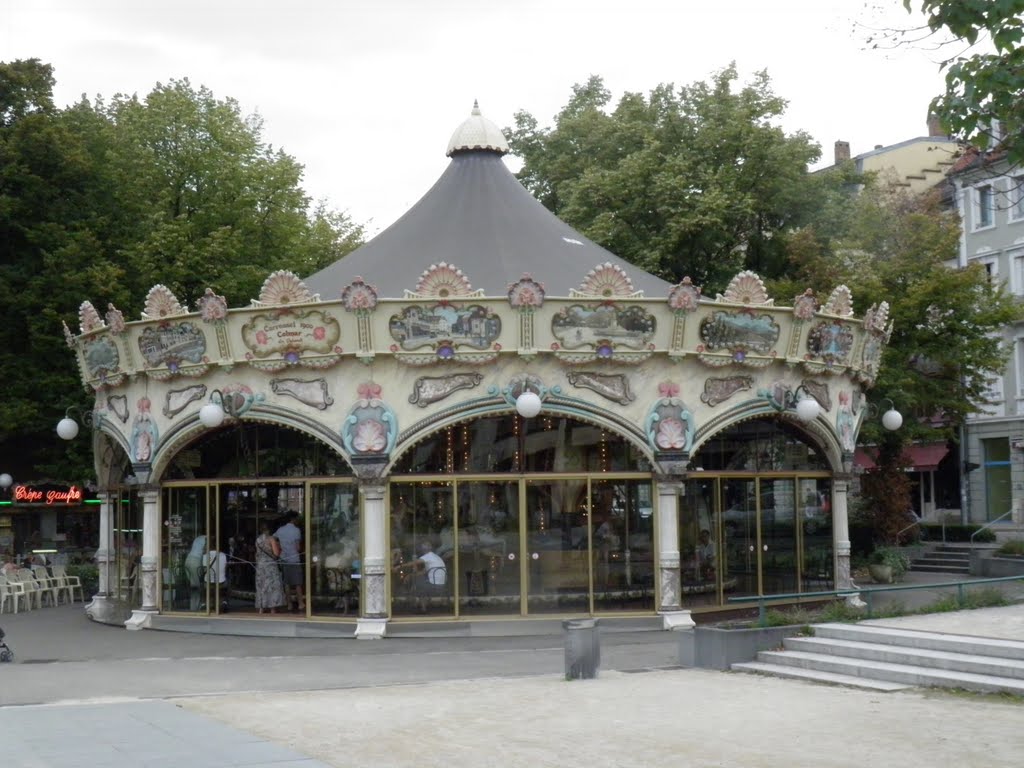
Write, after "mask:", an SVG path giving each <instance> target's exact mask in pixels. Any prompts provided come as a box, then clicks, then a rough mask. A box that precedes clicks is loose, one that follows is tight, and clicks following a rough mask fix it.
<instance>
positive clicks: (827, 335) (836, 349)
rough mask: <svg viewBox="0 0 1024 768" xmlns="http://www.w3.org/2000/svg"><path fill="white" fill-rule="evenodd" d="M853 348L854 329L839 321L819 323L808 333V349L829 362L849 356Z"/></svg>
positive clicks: (839, 360)
mask: <svg viewBox="0 0 1024 768" xmlns="http://www.w3.org/2000/svg"><path fill="white" fill-rule="evenodd" d="M852 348H853V330H852V329H850V328H849V327H848V326H846V325H843V324H842V323H839V322H824V323H818V325H816V326H814V328H812V329H811V332H810V333H809V334H807V351H808V352H810V353H811V354H812V355H814V356H815V357H820V358H821V359H822V360H825V361H826V362H829V363H838V362H841V361H843V360H845V359H846V358H847V356H848V355H849V354H850V350H851V349H852Z"/></svg>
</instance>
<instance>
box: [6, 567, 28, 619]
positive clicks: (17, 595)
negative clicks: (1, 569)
mask: <svg viewBox="0 0 1024 768" xmlns="http://www.w3.org/2000/svg"><path fill="white" fill-rule="evenodd" d="M8 600H10V601H11V605H12V606H13V607H14V612H15V613H17V612H18V603H19V602H24V603H25V610H31V609H32V606H31V605H30V604H29V601H28V594H27V593H26V592H25V588H24V587H23V586H22V585H21V583H20V582H17V581H9V580H8V579H7V577H6V576H4V575H2V574H0V613H3V612H4V605H6V604H7V601H8Z"/></svg>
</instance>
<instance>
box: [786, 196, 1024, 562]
mask: <svg viewBox="0 0 1024 768" xmlns="http://www.w3.org/2000/svg"><path fill="white" fill-rule="evenodd" d="M829 226H830V227H832V228H833V230H834V231H836V232H837V233H838V237H836V238H835V239H830V238H827V237H824V238H823V237H820V236H819V235H818V234H817V233H816V232H815V230H814V228H813V227H808V228H806V229H805V230H803V231H802V232H800V233H798V234H796V235H794V236H793V237H792V238H790V241H789V242H790V244H791V245H793V246H796V247H793V248H792V249H791V250H790V256H791V258H792V260H793V261H792V270H793V273H794V274H795V275H799V277H800V279H801V280H802V282H800V283H799V284H794V283H788V284H786V286H787V289H788V290H789V291H792V290H793V289H794V288H795V287H796V285H810V286H811V287H812V288H814V289H815V290H816V291H818V292H822V291H828V290H831V288H832V287H834V286H835V285H836V284H838V283H846V284H847V285H850V286H852V290H853V293H854V301H855V305H856V308H857V312H858V314H861V313H863V312H864V311H865V310H867V308H868V307H870V306H871V305H877V304H879V303H880V302H882V301H885V302H888V303H889V306H890V313H889V317H890V319H891V320H892V323H893V333H892V337H891V338H890V340H889V344H888V346H887V347H886V348H885V350H884V352H883V356H882V363H881V368H880V371H879V374H878V378H877V379H876V381H875V385H874V387H873V388H872V389H871V390H869V392H868V397H869V401H870V403H871V404H872V406H874V407H876V408H877V409H878V412H879V413H881V412H882V411H884V410H886V409H887V408H888V405H889V404H888V403H886V402H885V401H886V400H890V401H891V402H892V403H893V404H894V405H895V406H896V408H897V409H898V410H900V411H901V412H902V413H903V414H904V415H905V417H906V418H905V419H904V422H903V427H902V428H900V429H899V430H898V431H896V432H889V431H887V430H885V429H884V428H883V427H882V426H881V423H880V420H879V419H878V418H866V419H865V420H864V422H863V427H862V430H861V443H862V444H865V445H867V446H870V449H869V451H870V452H871V453H872V454H873V456H872V458H873V459H874V461H875V464H876V467H877V469H876V470H874V471H872V472H871V473H870V474H871V475H872V478H871V479H870V481H868V482H866V483H864V484H863V487H862V491H863V493H862V495H863V497H864V498H865V500H866V502H867V503H866V507H865V514H866V517H867V518H868V519H869V520H870V522H871V524H872V526H873V527H874V528H875V530H876V535H878V536H879V538H880V539H881V540H882V541H884V542H886V543H894V542H893V537H894V536H895V534H896V533H897V532H898V531H899V530H900V529H901V528H903V527H905V526H906V524H907V522H908V520H907V518H906V513H907V510H909V509H910V507H911V504H910V495H909V494H910V487H909V485H908V484H907V483H901V482H896V481H895V480H894V478H897V477H899V476H901V473H903V472H904V470H905V468H906V467H907V466H908V457H907V456H906V448H907V447H908V446H909V445H910V443H911V442H913V441H925V442H934V441H946V440H955V439H956V438H957V437H958V435H957V427H958V426H959V425H960V424H961V423H963V421H964V420H965V419H966V417H967V416H968V414H971V413H975V412H978V411H979V410H980V409H981V408H982V407H983V406H984V404H986V403H987V402H989V395H988V392H989V387H990V382H991V381H992V379H993V378H995V377H997V376H999V375H1001V374H1002V372H1003V369H1004V368H1005V366H1006V361H1007V357H1008V351H1007V350H1006V348H1005V347H1004V344H1003V341H1002V336H1001V331H1002V329H1003V327H1004V326H1006V325H1007V324H1008V323H1011V322H1014V321H1016V320H1019V319H1021V317H1022V314H1021V310H1020V309H1019V308H1018V306H1017V304H1016V302H1015V301H1014V299H1013V297H1012V296H1011V295H1009V294H1008V293H1007V291H1006V290H1005V288H1004V286H1003V284H1002V283H1000V282H993V281H992V280H990V278H989V276H988V274H987V272H986V271H985V270H984V268H983V267H981V266H980V265H978V264H972V265H971V266H969V267H967V268H965V269H955V268H951V267H950V266H949V265H950V264H952V263H955V260H956V257H957V253H958V243H959V237H960V221H959V218H958V217H957V216H956V214H955V213H953V212H951V211H949V210H948V209H947V208H945V207H944V206H943V205H942V201H941V200H940V198H939V196H938V195H926V196H920V197H912V196H910V195H909V194H907V193H906V192H905V191H903V190H900V189H898V188H896V187H892V186H886V185H884V184H880V183H877V181H875V180H868V184H867V186H866V187H865V188H864V189H863V191H862V192H861V193H860V194H859V195H856V196H853V197H851V198H850V200H849V202H848V206H847V209H846V212H845V222H843V223H842V224H841V225H837V224H836V222H835V221H830V222H829ZM780 295H785V294H780Z"/></svg>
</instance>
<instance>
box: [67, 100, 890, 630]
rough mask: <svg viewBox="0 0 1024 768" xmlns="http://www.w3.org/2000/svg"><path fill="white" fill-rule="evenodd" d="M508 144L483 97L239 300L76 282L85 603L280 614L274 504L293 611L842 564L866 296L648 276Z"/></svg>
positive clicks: (863, 362) (821, 582)
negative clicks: (338, 249) (94, 533)
mask: <svg viewBox="0 0 1024 768" xmlns="http://www.w3.org/2000/svg"><path fill="white" fill-rule="evenodd" d="M507 149H508V148H507V144H506V143H505V139H504V137H503V136H502V135H501V132H500V131H499V130H498V129H497V128H496V127H495V126H494V125H493V123H490V122H489V121H487V120H485V119H484V118H483V117H481V116H480V115H479V112H478V110H476V109H474V113H473V114H472V115H471V117H470V118H469V119H468V120H467V121H466V122H465V123H463V124H462V125H461V126H460V127H459V128H458V130H456V132H455V134H454V135H453V137H452V140H451V142H450V144H449V147H448V155H449V156H450V157H451V162H450V165H449V167H448V169H447V170H446V171H445V173H444V174H443V175H442V177H441V178H440V179H439V180H438V182H437V183H436V184H435V185H434V187H433V188H432V189H431V190H430V191H429V192H428V193H427V194H426V195H425V196H424V197H423V198H422V199H421V200H420V201H419V202H418V203H417V204H416V205H415V206H414V207H413V208H412V209H410V211H409V212H408V213H407V214H406V215H405V216H403V217H402V218H401V219H400V220H399V221H398V222H396V223H395V224H394V225H392V226H391V227H390V228H389V229H387V230H385V231H384V232H382V233H381V234H380V235H378V236H377V237H376V238H374V239H373V240H371V241H370V242H369V243H367V244H366V245H365V246H363V247H362V248H360V249H358V250H356V251H355V252H353V253H352V254H350V255H348V256H346V257H344V258H343V259H341V260H339V261H338V262H337V263H335V264H334V265H332V266H330V267H328V268H327V269H325V270H323V271H322V272H320V273H317V274H315V275H312V276H310V277H308V278H307V279H305V280H300V279H299V278H298V277H296V276H295V275H292V274H290V273H286V272H278V273H275V274H272V275H270V276H269V277H268V278H267V280H266V282H265V283H264V286H263V289H262V291H261V293H260V296H259V297H258V298H256V299H254V300H253V301H252V302H251V304H250V305H249V306H245V307H237V308H229V307H228V305H227V302H226V301H225V300H224V298H223V297H220V296H218V295H217V294H216V293H215V292H214V291H212V290H209V289H208V290H207V291H206V295H205V296H204V297H202V298H201V299H200V300H199V302H198V306H196V307H195V308H193V309H190V308H188V307H186V306H183V305H182V304H181V303H180V302H179V301H178V299H177V298H176V297H175V296H174V295H173V293H172V292H171V291H170V290H168V289H167V288H166V287H164V286H160V285H158V286H154V288H153V289H152V290H151V291H150V293H149V296H148V298H147V301H146V305H145V307H144V308H143V311H142V315H141V319H140V320H137V321H132V322H128V321H126V319H125V317H124V315H123V314H122V312H121V311H120V310H118V309H116V308H114V307H110V308H109V310H108V311H107V312H106V313H105V314H104V315H103V316H101V315H100V313H99V312H98V311H97V310H96V309H95V308H94V307H93V305H92V304H91V303H89V302H84V303H83V304H82V308H81V311H80V317H79V329H78V333H72V332H71V331H70V330H68V331H67V332H66V336H67V340H68V344H69V346H70V347H71V349H72V350H73V352H74V354H75V355H76V357H77V360H78V363H79V366H80V370H81V374H82V379H83V382H84V384H85V385H86V386H87V387H88V388H89V389H90V390H92V391H94V392H95V403H94V409H93V432H92V435H93V441H94V449H95V458H96V469H97V477H98V478H99V484H100V486H101V487H100V491H99V496H100V498H101V499H104V500H105V502H104V504H103V505H102V506H101V510H102V511H101V520H100V528H101V541H102V542H103V544H101V548H100V550H99V551H98V553H97V559H98V560H99V562H100V566H101V567H100V570H101V584H100V592H99V594H98V595H97V596H96V597H95V598H94V599H93V601H92V602H91V603H90V605H89V606H88V608H87V611H88V613H89V615H90V616H92V617H93V618H94V619H96V620H99V621H109V622H116V621H122V620H124V611H125V608H126V605H127V607H129V608H130V609H131V616H130V618H128V620H127V622H126V624H127V626H129V628H144V627H147V626H151V625H153V623H154V620H155V618H156V617H159V616H164V615H172V616H180V617H184V618H189V617H196V618H198V617H202V618H204V619H206V618H208V617H211V616H213V617H216V616H218V615H221V614H223V613H224V612H225V611H229V612H230V613H232V615H233V616H237V615H238V614H240V613H241V614H245V615H251V616H252V617H253V619H260V620H274V618H275V617H274V616H269V617H268V616H264V617H259V615H258V614H257V612H256V609H255V607H254V599H255V595H256V593H257V591H258V590H257V587H256V580H257V578H258V576H259V563H260V559H261V558H260V555H259V553H258V552H257V551H256V548H255V547H254V542H255V540H256V539H257V537H258V536H259V535H260V534H261V532H262V531H267V532H271V533H272V532H273V531H274V530H275V529H277V528H279V527H280V526H281V525H282V524H283V521H284V520H285V519H287V518H288V517H289V514H290V513H291V512H297V513H299V515H300V518H299V522H298V527H299V531H300V532H301V538H302V549H301V554H300V556H299V561H298V564H299V567H300V571H301V582H302V586H303V588H304V600H303V602H302V604H301V606H300V607H299V610H300V611H301V618H304V619H309V620H321V619H322V620H331V621H335V622H339V623H343V624H344V623H348V624H351V625H352V631H353V632H354V633H355V635H356V636H358V637H380V636H383V635H384V634H385V633H386V631H387V627H388V625H389V624H391V623H393V622H402V621H409V622H413V621H417V620H420V619H421V617H424V616H426V617H429V618H430V619H432V620H443V619H452V620H455V619H459V620H463V621H465V620H474V619H485V618H486V619H492V618H495V617H501V618H509V619H523V620H525V619H530V618H534V617H543V616H556V615H557V616H572V615H608V614H628V615H651V616H655V615H660V616H662V617H663V621H664V624H665V625H666V626H674V625H679V624H686V623H688V622H689V620H690V619H689V614H690V612H691V611H693V610H711V609H716V610H720V609H721V608H722V607H723V606H728V604H729V599H730V598H731V597H738V596H750V595H772V594H791V593H799V592H806V591H814V590H820V589H829V588H833V587H834V586H838V587H844V586H848V585H849V584H850V576H849V572H850V563H849V552H850V548H849V547H850V545H849V535H848V525H847V498H846V496H847V488H848V479H849V473H850V472H851V471H852V467H853V453H854V447H855V445H856V437H857V433H858V430H859V427H860V423H861V420H862V419H863V418H864V417H865V415H866V414H867V407H866V401H865V398H864V396H863V392H864V390H865V389H866V388H867V387H870V386H871V384H872V382H873V381H874V378H875V376H876V374H877V370H878V364H879V360H880V356H881V351H882V348H883V346H884V345H885V343H886V342H887V340H888V337H889V334H890V332H891V326H890V325H889V320H888V307H887V306H886V305H885V304H883V305H881V306H877V307H872V308H871V309H870V310H869V311H868V313H867V314H866V316H865V317H863V318H855V317H854V316H853V312H852V300H851V295H850V291H849V289H848V288H847V287H845V286H837V287H836V288H835V289H834V290H833V291H832V292H831V294H830V295H829V296H828V297H825V300H824V302H820V301H819V300H818V299H816V298H815V297H814V296H813V295H811V294H810V293H809V292H808V293H805V294H804V295H801V296H798V297H795V298H794V299H793V301H791V302H787V304H789V306H782V305H779V306H777V305H776V304H775V301H774V299H773V298H772V297H769V296H768V295H767V293H766V291H765V288H764V285H763V283H762V281H761V280H760V278H759V277H758V276H757V275H755V274H753V273H750V272H743V273H740V274H738V275H736V276H735V278H734V279H733V280H732V281H731V283H730V285H729V286H728V288H727V290H726V291H725V292H724V293H722V294H720V295H717V296H716V297H714V298H711V297H705V296H703V295H702V293H701V290H700V288H699V287H698V286H695V285H693V284H692V283H691V282H690V280H689V279H685V280H683V281H682V282H681V283H679V284H678V285H671V284H669V283H666V282H664V281H662V280H660V279H658V278H657V277H654V276H652V275H648V274H646V273H644V272H642V271H640V270H637V269H635V268H634V267H632V266H630V265H628V264H626V263H625V262H623V261H622V260H620V259H618V258H617V257H615V256H614V255H613V254H610V253H608V252H607V251H605V250H603V249H601V248H600V247H599V246H597V245H595V244H594V243H592V242H590V241H589V240H587V239H586V238H585V237H583V236H582V235H580V234H579V233H577V232H575V231H574V230H572V229H571V228H570V227H568V226H567V225H565V224H564V223H563V222H561V221H560V220H558V219H557V218H556V217H554V216H553V215H551V214H550V213H549V212H548V211H547V210H546V209H544V208H543V207H542V206H541V205H540V204H539V203H538V202H537V201H536V200H534V199H533V198H532V197H531V196H530V195H529V193H528V192H526V190H525V189H524V188H523V187H522V186H521V185H520V184H519V183H518V181H517V180H516V179H515V177H514V176H513V175H512V174H511V173H510V172H509V170H508V169H507V167H506V166H505V164H504V161H503V160H502V155H503V154H504V153H505V152H507ZM126 490H127V492H128V493H129V495H130V496H131V497H132V498H133V499H137V501H138V503H137V504H121V503H120V502H119V499H120V498H121V496H122V495H123V494H124V493H125V492H126ZM129 510H136V511H135V512H131V511H129ZM126 514H128V515H133V516H134V517H136V518H137V519H130V520H129V519H124V515H126ZM124 528H128V529H135V528H138V529H140V530H141V531H142V536H141V550H140V551H139V552H138V553H137V560H136V561H135V562H132V561H131V560H130V559H129V558H131V557H132V556H133V555H131V554H129V553H126V552H125V551H123V550H124V547H123V542H119V541H118V540H117V538H116V536H115V535H114V533H113V532H114V531H115V530H117V529H124ZM222 554H223V557H221V555H222ZM126 575H127V582H125V578H126ZM124 584H127V585H128V586H127V589H128V592H127V595H126V593H125V591H124V586H123V585H124ZM282 607H284V606H282ZM277 618H288V619H292V618H294V615H293V614H292V615H289V616H287V617H282V616H281V615H280V614H278V617H277Z"/></svg>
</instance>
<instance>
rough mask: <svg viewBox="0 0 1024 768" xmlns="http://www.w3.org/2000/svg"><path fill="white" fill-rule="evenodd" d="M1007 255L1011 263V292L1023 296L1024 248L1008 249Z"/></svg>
mask: <svg viewBox="0 0 1024 768" xmlns="http://www.w3.org/2000/svg"><path fill="white" fill-rule="evenodd" d="M1008 255H1009V260H1010V263H1011V264H1012V265H1013V286H1012V288H1013V293H1014V294H1015V295H1016V296H1024V249H1017V250H1014V251H1010V252H1009V254H1008Z"/></svg>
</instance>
